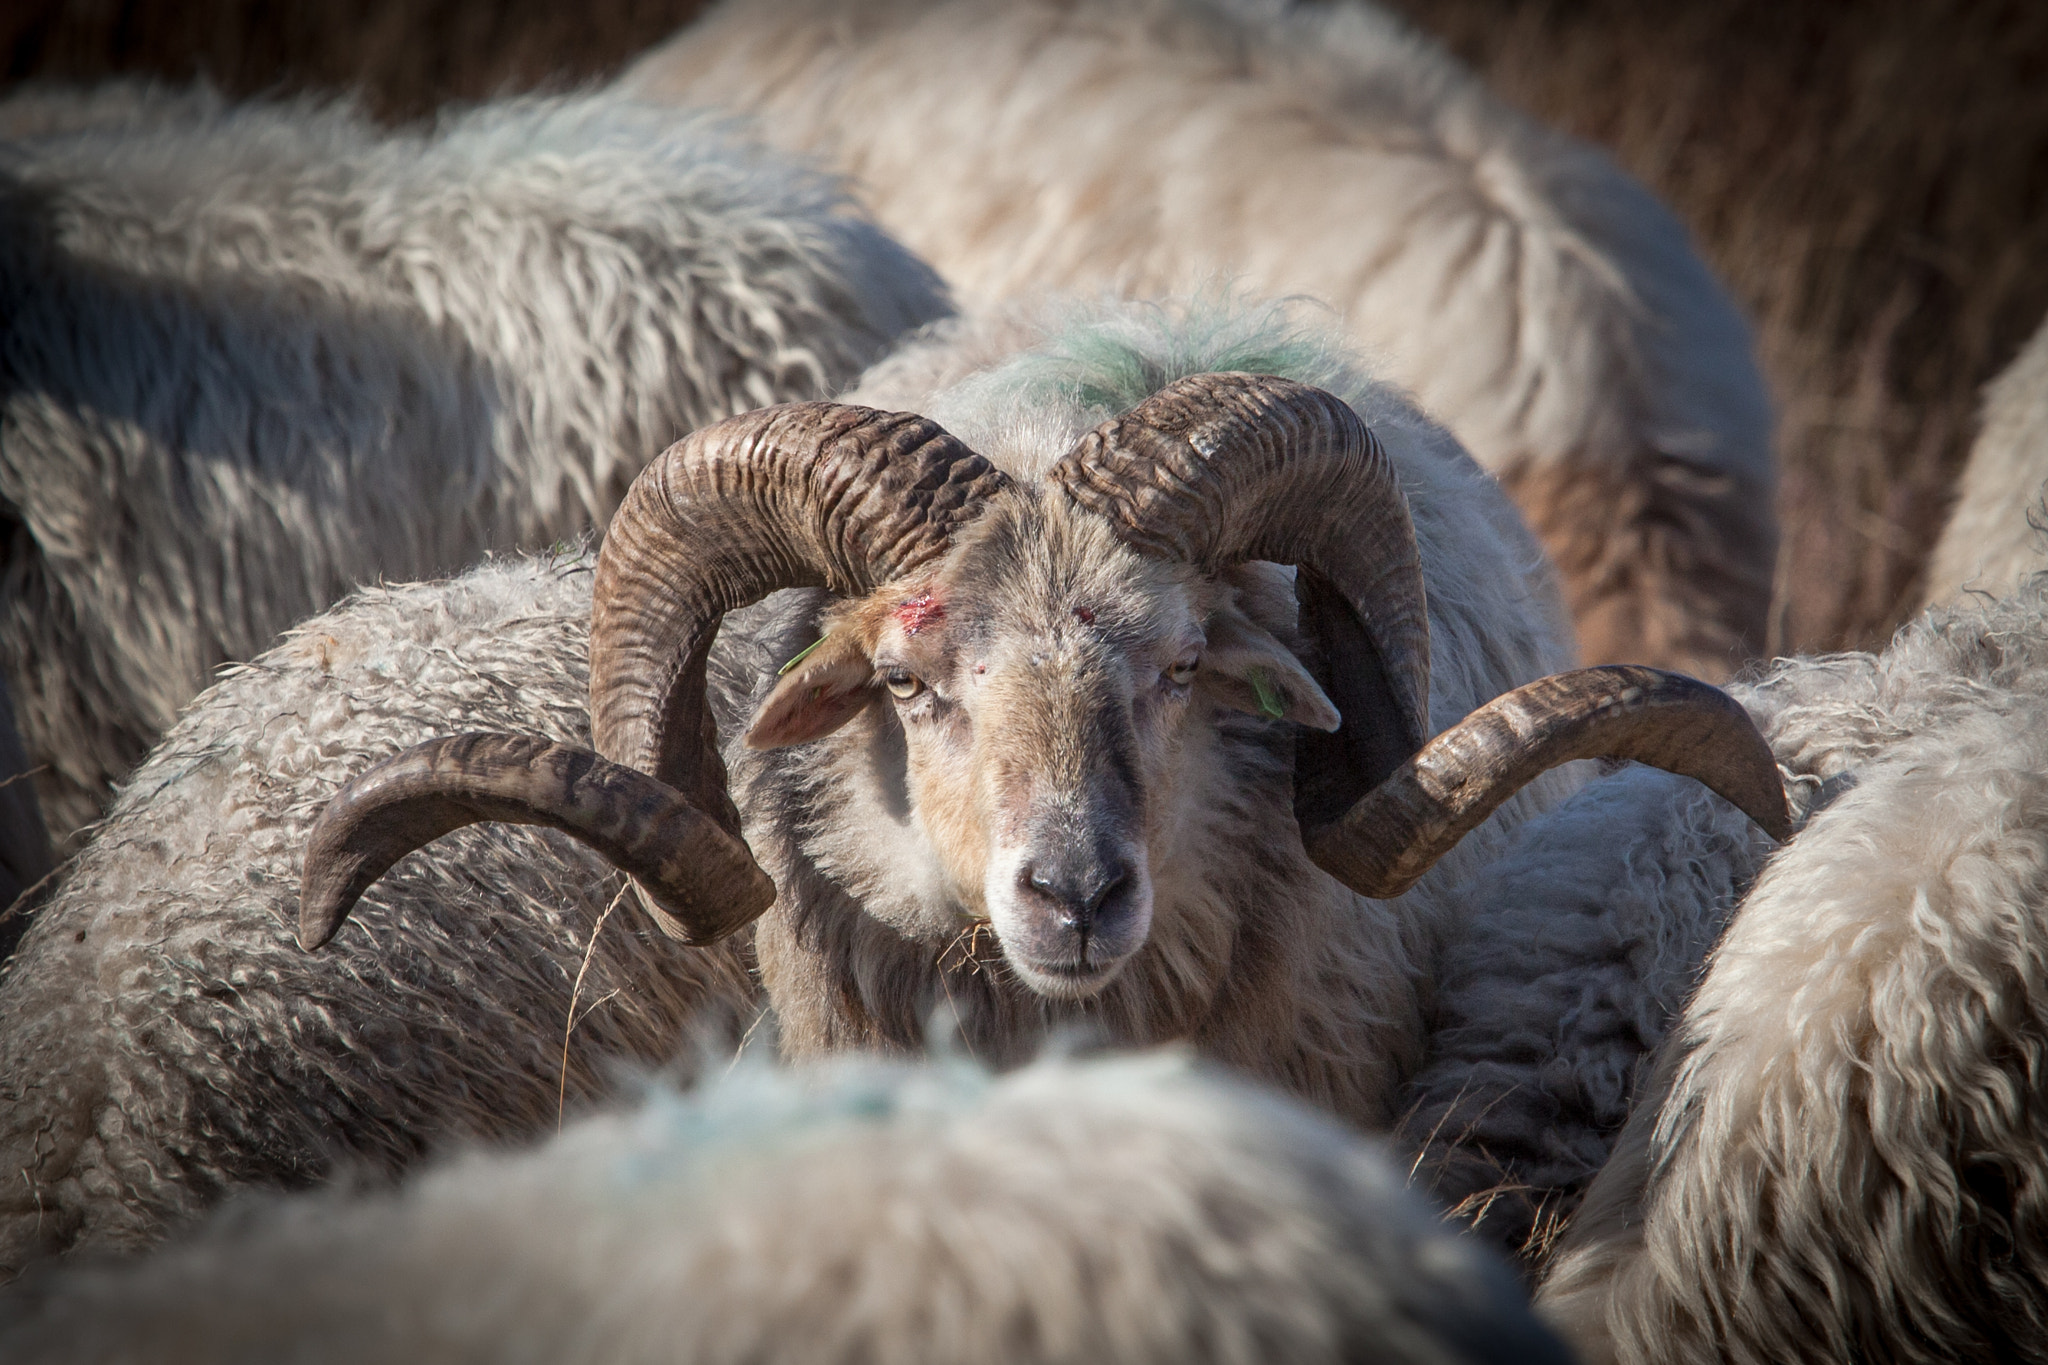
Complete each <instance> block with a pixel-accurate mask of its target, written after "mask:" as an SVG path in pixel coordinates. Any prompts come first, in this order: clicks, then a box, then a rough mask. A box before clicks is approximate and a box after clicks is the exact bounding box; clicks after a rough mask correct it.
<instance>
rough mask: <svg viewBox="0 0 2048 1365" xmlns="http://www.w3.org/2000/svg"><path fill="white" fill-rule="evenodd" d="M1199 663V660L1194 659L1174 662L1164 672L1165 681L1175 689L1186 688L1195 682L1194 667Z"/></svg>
mask: <svg viewBox="0 0 2048 1365" xmlns="http://www.w3.org/2000/svg"><path fill="white" fill-rule="evenodd" d="M1200 662H1201V660H1200V659H1198V658H1194V657H1189V658H1186V659H1179V660H1176V661H1175V662H1174V663H1173V665H1172V666H1171V667H1169V668H1168V669H1167V670H1166V680H1167V681H1168V682H1170V683H1172V684H1173V685H1174V686H1175V687H1186V686H1187V685H1188V684H1189V683H1191V682H1193V681H1194V680H1195V667H1196V665H1197V664H1199V663H1200Z"/></svg>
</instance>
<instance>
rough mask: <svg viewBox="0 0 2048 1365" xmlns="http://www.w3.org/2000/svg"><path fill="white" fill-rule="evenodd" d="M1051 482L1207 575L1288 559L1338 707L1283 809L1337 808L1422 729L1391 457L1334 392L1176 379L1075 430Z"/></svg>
mask: <svg viewBox="0 0 2048 1365" xmlns="http://www.w3.org/2000/svg"><path fill="white" fill-rule="evenodd" d="M1047 479H1048V481H1049V482H1051V483H1053V484H1055V485H1057V486H1059V487H1061V488H1064V489H1065V490H1066V492H1067V494H1068V496H1070V497H1072V498H1073V499H1074V500H1075V501H1076V502H1078V503H1080V504H1081V505H1083V506H1085V507H1087V508H1089V509H1091V510H1092V511H1094V512H1096V513H1098V514H1099V515H1101V516H1103V517H1105V518H1106V519H1108V521H1109V522H1110V524H1111V525H1112V526H1114V527H1115V528H1116V530H1117V532H1118V534H1119V535H1120V536H1121V537H1122V539H1123V540H1124V541H1125V542H1126V543H1127V544H1130V545H1131V546H1133V547H1134V548H1136V549H1139V550H1142V551H1145V552H1147V553H1151V554H1156V555H1161V556H1165V557H1169V558H1174V559H1180V560H1184V561H1186V562H1188V563H1190V564H1194V565H1197V566H1198V567H1200V568H1202V569H1204V570H1205V571H1208V572H1211V573H1214V572H1216V571H1218V570H1221V569H1223V568H1225V567H1227V566H1229V565H1231V564H1234V563H1239V562H1242V561H1244V560H1253V559H1263V560H1272V561H1275V562H1278V563H1282V564H1293V565H1296V566H1298V569H1299V572H1298V574H1297V578H1296V593H1297V595H1298V596H1299V597H1300V598H1301V602H1302V626H1303V631H1304V634H1305V635H1307V636H1308V637H1309V638H1310V639H1312V640H1313V641H1314V642H1315V651H1314V652H1315V653H1316V654H1317V655H1318V656H1319V657H1317V658H1314V659H1311V660H1310V666H1311V668H1312V669H1314V671H1315V672H1316V674H1317V680H1318V681H1319V682H1321V683H1322V684H1323V686H1324V690H1325V691H1326V692H1328V693H1329V694H1330V698H1331V700H1332V701H1334V702H1335V703H1336V705H1337V708H1338V710H1339V712H1340V713H1341V714H1342V715H1343V718H1344V719H1343V724H1342V726H1341V727H1340V728H1339V729H1338V731H1337V733H1336V734H1335V735H1334V736H1327V737H1324V736H1317V737H1313V738H1311V737H1307V736H1304V737H1303V738H1302V741H1301V745H1302V749H1303V750H1304V751H1305V752H1304V753H1303V755H1302V759H1301V760H1298V761H1297V771H1296V801H1295V808H1296V813H1297V815H1298V816H1299V817H1300V818H1302V819H1303V820H1304V821H1308V822H1318V821H1321V820H1325V819H1328V818H1330V817H1332V816H1335V815H1336V814H1338V813H1341V812H1342V811H1343V810H1344V809H1346V808H1347V807H1349V806H1350V805H1351V804H1352V802H1353V801H1354V800H1356V799H1357V798H1358V796H1359V795H1360V794H1361V793H1363V792H1365V791H1367V790H1369V789H1370V788H1371V787H1373V786H1374V785H1376V784H1377V783H1378V782H1379V781H1380V780H1381V779H1382V778H1384V777H1385V776H1386V775H1387V774H1388V773H1390V772H1392V771H1393V770H1394V769H1395V768H1397V767H1398V766H1399V765H1400V764H1401V763H1402V761H1403V760H1405V759H1407V758H1408V756H1409V755H1410V754H1413V753H1414V752H1415V751H1416V749H1417V748H1419V747H1420V746H1421V744H1422V741H1423V739H1424V738H1425V737H1426V736H1427V735H1428V734H1429V617H1428V609H1427V602H1426V599H1425V597H1424V592H1423V583H1422V560H1421V556H1420V555H1419V554H1418V553H1417V551H1416V547H1415V528H1414V526H1413V524H1412V523H1411V522H1410V520H1409V517H1408V504H1407V500H1406V499H1405V498H1404V497H1403V496H1402V494H1401V488H1400V483H1399V481H1398V479H1397V478H1396V475H1395V472H1394V468H1393V464H1392V462H1391V461H1390V460H1388V458H1387V454H1386V451H1385V450H1384V449H1382V448H1381V446H1380V443H1379V441H1378V439H1377V438H1376V437H1374V435H1373V434H1372V432H1371V431H1370V430H1369V429H1368V428H1367V427H1366V425H1365V423H1364V422H1363V421H1361V420H1360V419H1359V417H1358V414H1357V413H1355V412H1353V411H1352V410H1351V408H1350V406H1349V405H1348V404H1346V403H1345V402H1344V401H1343V400H1341V399H1339V398H1337V397H1336V396H1335V395H1333V394H1330V393H1326V392H1324V391H1323V390H1321V389H1317V388H1312V387H1310V386H1308V385H1306V384H1297V383H1295V382H1293V381H1292V380H1287V379H1279V378H1274V377H1272V376H1269V375H1252V374H1236V373H1218V374H1201V375H1194V376H1191V377H1189V378H1186V379H1181V380H1177V381H1176V382H1174V383H1172V384H1169V385H1167V386H1166V387H1164V388H1162V389H1160V390H1159V392H1157V393H1155V394H1153V395H1152V396H1151V397H1150V398H1148V399H1146V400H1145V401H1144V402H1143V403H1140V404H1139V405H1138V406H1137V407H1135V408H1133V409H1131V410H1130V411H1129V412H1127V413H1125V414H1124V415H1123V416H1121V417H1116V418H1113V419H1111V420H1110V421H1107V422H1105V423H1103V424H1102V425H1101V426H1099V427H1097V428H1096V429H1095V430H1094V431H1092V432H1090V433H1089V434H1088V435H1086V436H1084V437H1082V438H1081V440H1080V441H1079V442H1078V443H1077V444H1076V445H1075V447H1074V449H1073V450H1072V451H1070V452H1068V454H1067V455H1066V456H1064V457H1063V458H1062V459H1061V460H1060V461H1059V462H1058V463H1057V464H1056V465H1054V466H1053V468H1052V469H1051V470H1050V471H1049V472H1048V474H1047Z"/></svg>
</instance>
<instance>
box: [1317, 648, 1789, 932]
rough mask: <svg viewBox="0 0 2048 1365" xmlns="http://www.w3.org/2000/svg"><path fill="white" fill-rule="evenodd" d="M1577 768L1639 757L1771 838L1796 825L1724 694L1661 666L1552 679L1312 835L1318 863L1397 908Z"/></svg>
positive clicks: (1430, 750)
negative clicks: (1504, 815)
mask: <svg viewBox="0 0 2048 1365" xmlns="http://www.w3.org/2000/svg"><path fill="white" fill-rule="evenodd" d="M1575 758H1610V759H1632V760H1634V761H1635V762H1637V763H1646V764H1648V765H1650V766H1651V767H1654V768H1662V769H1664V770H1665V771H1666V772H1671V773H1678V774H1680V775H1682V776H1686V777H1691V778H1694V779H1696V780H1698V781H1699V782H1701V783H1704V784H1705V785H1706V786H1707V787H1709V788H1710V789H1712V790H1713V791H1715V792H1716V793H1718V794H1719V795H1721V796H1722V797H1724V798H1725V799H1726V800H1728V801H1729V802H1730V803H1731V804H1733V805H1734V806H1735V807H1736V808H1737V809H1739V810H1741V811H1742V812H1743V813H1744V814H1745V815H1747V816H1749V818H1750V819H1751V820H1753V821H1755V822H1756V823H1757V825H1758V826H1760V827H1761V828H1762V829H1763V831H1764V832H1765V833H1766V834H1768V835H1770V836H1771V837H1772V838H1773V839H1779V840H1783V839H1786V838H1789V837H1790V836H1791V833H1792V815H1791V811H1790V809H1789V807H1788V806H1787V804H1786V801H1785V788H1784V784H1783V782H1782V781H1781V780H1780V778H1779V776H1778V765H1777V763H1776V761H1775V760H1774V759H1773V758H1772V757H1771V750H1770V746H1769V745H1768V744H1766V743H1765V742H1764V738H1763V736H1762V735H1760V734H1759V733H1757V729H1756V726H1755V725H1754V724H1753V723H1752V722H1751V721H1750V718H1749V714H1748V713H1747V712H1746V711H1744V710H1743V709H1742V707H1741V706H1740V705H1739V704H1738V703H1737V702H1736V701H1735V699H1734V698H1732V697H1730V696H1729V695H1728V694H1727V693H1725V692H1723V691H1722V690H1721V689H1720V688H1718V687H1712V686H1709V685H1708V684H1706V683H1703V682H1700V681H1698V680H1696V679H1693V678H1688V677H1685V676H1684V675H1683V674H1678V673H1666V672H1664V671H1663V670H1661V669H1656V668H1641V667H1636V666H1630V665H1609V666H1605V667H1601V668H1582V669H1577V670H1575V671H1572V672H1568V673H1556V674H1552V675H1551V676H1550V677H1547V678H1538V679H1537V680H1536V681H1535V682H1532V683H1528V684H1526V685H1525V686H1522V687H1518V688H1516V689H1515V690H1514V691H1512V692H1508V693H1504V694H1503V695H1501V696H1499V697H1496V698H1494V699H1493V700H1492V701H1490V702H1488V703H1487V704H1486V705H1484V706H1482V707H1480V708H1479V709H1478V710H1476V711H1474V712H1472V714H1471V715H1469V716H1467V717H1466V718H1465V719H1464V720H1462V721H1460V722H1459V723H1458V724H1456V725H1454V726H1452V727H1451V728H1450V729H1448V730H1446V731H1444V732H1443V733H1442V734H1440V735H1438V736H1437V737H1436V738H1435V739H1433V740H1431V741H1430V742H1429V743H1428V744H1426V745H1424V746H1423V747H1422V749H1421V750H1420V751H1419V752H1418V753H1416V754H1415V756H1414V757H1413V758H1411V759H1409V760H1408V762H1406V763H1404V764H1402V765H1401V766H1400V768H1398V769H1397V770H1396V771H1395V772H1394V773H1393V775H1392V776H1390V777H1389V778H1387V780H1386V781H1384V782H1382V783H1381V784H1380V785H1379V786H1378V787H1376V788H1375V789H1374V790H1373V791H1371V792H1369V793H1368V794H1367V795H1366V796H1365V797H1363V798H1362V799H1360V800H1359V801H1358V802H1357V804H1355V805H1354V806H1352V808H1351V809H1350V810H1349V811H1347V812H1345V813H1344V814H1343V815H1342V816H1341V817H1339V818H1338V819H1336V820H1334V821H1331V822H1330V823H1329V824H1327V825H1324V826H1322V827H1321V828H1315V829H1311V828H1307V827H1304V828H1303V830H1302V841H1303V843H1305V844H1306V845H1307V847H1308V853H1309V856H1310V857H1311V858H1313V859H1314V860H1315V861H1316V863H1317V865H1318V866H1320V867H1321V868H1322V869H1323V870H1324V871H1326V872H1328V873H1329V874H1330V875H1331V876H1333V877H1335V878H1337V880H1339V881H1341V882H1343V883H1344V884H1345V885H1346V886H1348V887H1350V888H1351V889H1352V890H1354V891H1356V892H1358V893H1359V894H1360V895H1363V896H1373V897H1376V898H1380V899H1384V898H1386V897H1389V896H1398V895H1400V894H1401V893H1402V892H1403V891H1406V890H1407V889H1408V888H1409V887H1411V886H1413V885H1414V884H1415V882H1416V881H1417V880H1418V879H1419V878H1420V877H1421V876H1422V875H1423V874H1424V873H1425V872H1427V871H1429V869H1430V868H1431V867H1432V866H1434V865H1435V863H1436V861H1437V860H1438V859H1439V858H1441V857H1443V855H1444V854H1446V853H1448V852H1450V850H1451V849H1452V847H1453V846H1455V845H1456V844H1457V842H1458V841H1459V840H1460V839H1462V838H1464V837H1465V835H1467V834H1468V833H1470V832H1471V831H1472V830H1473V829H1474V828H1475V827H1476V826H1477V825H1478V824H1479V822H1480V821H1482V820H1484V819H1485V818H1486V817H1487V816H1488V815H1490V814H1492V813H1493V811H1494V810H1495V808H1497V807H1498V806H1499V805H1500V804H1501V803H1502V802H1503V801H1505V800H1507V799H1508V798H1509V797H1510V796H1512V795H1514V794H1515V792H1516V791H1518V790H1520V789H1521V788H1522V787H1523V786H1524V785H1525V784H1527V783H1528V782H1529V781H1530V780H1531V779H1533V778H1534V777H1536V776H1537V775H1538V774H1539V773H1542V772H1544V771H1546V770H1548V769H1550V768H1554V767H1556V766H1557V765H1558V764H1560V763H1567V762H1570V761H1571V760H1572V759H1575Z"/></svg>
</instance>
